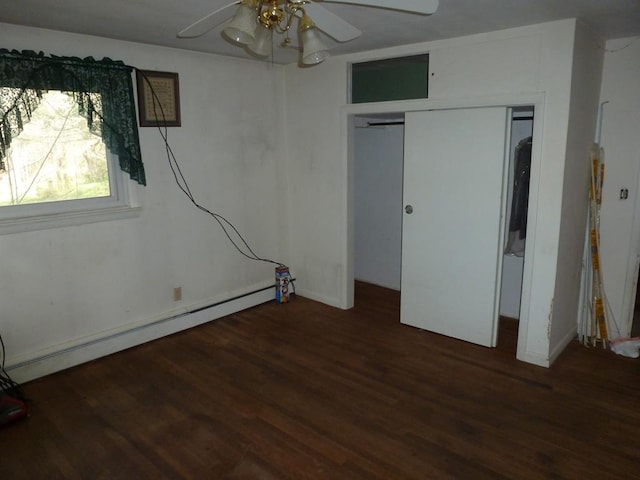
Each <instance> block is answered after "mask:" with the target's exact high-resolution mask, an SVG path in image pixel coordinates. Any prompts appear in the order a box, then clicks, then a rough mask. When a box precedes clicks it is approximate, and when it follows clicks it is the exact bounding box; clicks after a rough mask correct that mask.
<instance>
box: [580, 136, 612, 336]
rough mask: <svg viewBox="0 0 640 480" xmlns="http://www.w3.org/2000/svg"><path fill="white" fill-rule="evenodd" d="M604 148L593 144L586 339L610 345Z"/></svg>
mask: <svg viewBox="0 0 640 480" xmlns="http://www.w3.org/2000/svg"><path fill="white" fill-rule="evenodd" d="M602 157H603V151H602V148H600V146H599V145H598V144H594V145H593V147H592V148H591V187H590V189H589V225H590V231H589V240H590V246H591V248H590V250H591V274H592V278H591V309H590V310H591V317H590V318H591V322H590V326H589V329H588V330H589V331H588V334H587V335H585V336H584V338H583V342H584V343H585V344H586V343H591V344H592V345H593V346H595V345H596V344H597V343H598V340H600V341H601V342H602V346H603V347H604V348H606V347H607V342H608V340H609V333H608V330H607V318H606V313H605V307H604V290H603V286H602V270H601V268H600V205H601V204H602V185H603V182H604V162H603V158H602Z"/></svg>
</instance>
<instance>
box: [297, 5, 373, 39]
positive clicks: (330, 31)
mask: <svg viewBox="0 0 640 480" xmlns="http://www.w3.org/2000/svg"><path fill="white" fill-rule="evenodd" d="M303 8H304V9H305V11H306V12H307V14H308V15H309V16H310V17H311V18H312V19H313V22H314V23H315V24H316V27H318V30H322V31H323V32H324V33H326V34H327V35H329V36H330V37H331V38H333V39H334V40H335V41H337V42H348V41H349V40H353V39H355V38H358V37H359V36H360V35H362V32H361V31H360V30H358V29H357V28H356V27H354V26H353V25H351V24H350V23H349V22H347V21H346V20H343V19H342V18H340V17H339V16H337V15H336V14H335V13H333V12H330V11H329V10H327V9H326V8H324V7H323V6H321V5H318V4H317V3H306V4H304V7H303Z"/></svg>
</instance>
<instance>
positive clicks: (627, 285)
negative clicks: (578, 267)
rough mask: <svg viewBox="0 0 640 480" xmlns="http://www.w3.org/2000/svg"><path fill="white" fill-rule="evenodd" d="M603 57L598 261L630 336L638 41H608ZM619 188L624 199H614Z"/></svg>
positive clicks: (639, 227) (639, 238) (638, 247)
mask: <svg viewBox="0 0 640 480" xmlns="http://www.w3.org/2000/svg"><path fill="white" fill-rule="evenodd" d="M606 50H607V51H606V52H605V54H604V71H603V76H602V91H601V94H600V101H601V102H608V103H606V104H605V105H604V106H603V117H602V139H601V145H602V146H603V147H604V150H605V157H604V162H605V180H604V186H603V192H602V207H601V210H600V240H601V248H600V257H601V263H602V272H603V275H604V288H605V290H606V295H607V299H608V301H609V305H610V306H611V313H612V314H613V317H614V318H615V320H616V322H617V323H618V325H619V327H620V333H619V334H618V332H614V334H615V336H616V337H617V336H622V337H626V336H628V335H629V333H630V331H631V322H632V320H633V303H634V300H635V285H636V280H637V278H638V259H639V258H640V195H639V194H638V193H639V187H640V183H639V179H640V177H639V175H640V88H638V85H639V83H638V82H639V81H638V79H639V78H640V37H636V38H623V39H619V40H610V41H608V42H607V44H606ZM621 188H627V189H629V198H628V199H627V200H620V198H619V193H620V189H621Z"/></svg>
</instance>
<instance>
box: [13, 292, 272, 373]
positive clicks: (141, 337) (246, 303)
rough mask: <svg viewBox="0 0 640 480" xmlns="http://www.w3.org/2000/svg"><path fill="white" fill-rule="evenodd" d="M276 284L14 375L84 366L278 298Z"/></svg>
mask: <svg viewBox="0 0 640 480" xmlns="http://www.w3.org/2000/svg"><path fill="white" fill-rule="evenodd" d="M274 298H275V296H274V287H273V286H269V287H265V288H264V289H262V290H258V291H256V292H253V293H250V294H247V295H242V296H239V297H234V298H231V299H229V300H227V301H223V302H218V303H216V304H215V305H211V306H208V307H203V308H200V309H197V310H195V311H193V312H187V313H182V314H179V315H175V316H173V317H169V318H166V319H163V320H157V321H154V322H150V323H148V324H146V325H141V326H137V327H135V328H132V329H130V330H126V331H124V332H118V333H115V334H113V335H107V336H105V337H102V338H98V339H95V340H92V341H89V342H86V343H83V344H79V345H74V346H73V347H70V348H66V349H63V350H59V351H56V352H52V353H49V354H47V355H43V356H40V357H36V358H33V359H29V360H26V361H23V362H21V363H19V364H16V365H11V366H7V367H6V370H7V372H8V373H9V374H10V375H11V378H12V379H13V380H14V381H16V382H18V383H25V382H28V381H30V380H34V379H36V378H40V377H43V376H45V375H49V374H52V373H55V372H59V371H60V370H64V369H66V368H70V367H74V366H76V365H80V364H81V363H85V362H89V361H91V360H95V359H97V358H100V357H104V356H106V355H110V354H112V353H116V352H119V351H121V350H126V349H127V348H131V347H135V346H136V345H141V344H143V343H146V342H150V341H152V340H156V339H158V338H162V337H165V336H167V335H171V334H173V333H177V332H180V331H182V330H186V329H188V328H192V327H195V326H197V325H202V324H204V323H207V322H210V321H212V320H216V319H218V318H221V317H224V316H226V315H231V314H233V313H236V312H240V311H242V310H246V309H247V308H251V307H255V306H257V305H260V304H262V303H266V302H269V301H275V300H274Z"/></svg>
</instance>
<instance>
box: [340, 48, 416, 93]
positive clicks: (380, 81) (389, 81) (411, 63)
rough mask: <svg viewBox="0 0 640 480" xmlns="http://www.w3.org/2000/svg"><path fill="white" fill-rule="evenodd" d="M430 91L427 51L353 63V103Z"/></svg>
mask: <svg viewBox="0 0 640 480" xmlns="http://www.w3.org/2000/svg"><path fill="white" fill-rule="evenodd" d="M428 95H429V55H428V54H423V55H412V56H410V57H398V58H387V59H384V60H376V61H372V62H362V63H354V64H352V65H351V103H366V102H387V101H392V100H410V99H417V98H427V97H428Z"/></svg>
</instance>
